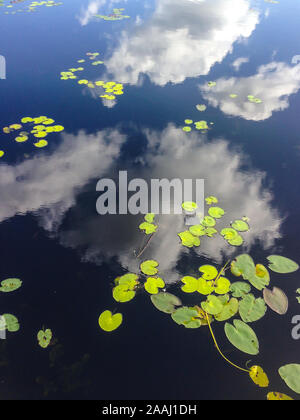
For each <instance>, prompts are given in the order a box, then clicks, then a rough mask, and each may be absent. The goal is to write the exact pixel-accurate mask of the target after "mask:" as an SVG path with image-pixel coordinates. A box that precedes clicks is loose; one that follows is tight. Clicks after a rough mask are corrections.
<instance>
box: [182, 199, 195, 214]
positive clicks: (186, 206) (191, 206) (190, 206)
mask: <svg viewBox="0 0 300 420" xmlns="http://www.w3.org/2000/svg"><path fill="white" fill-rule="evenodd" d="M181 206H182V208H183V210H185V211H188V212H190V213H193V212H194V211H195V210H197V208H198V205H197V204H196V203H194V202H193V201H185V202H184V203H182V205H181Z"/></svg>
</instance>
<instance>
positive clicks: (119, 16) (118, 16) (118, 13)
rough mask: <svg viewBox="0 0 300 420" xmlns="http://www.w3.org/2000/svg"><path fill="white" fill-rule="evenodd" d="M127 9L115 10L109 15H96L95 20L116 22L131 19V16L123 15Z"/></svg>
mask: <svg viewBox="0 0 300 420" xmlns="http://www.w3.org/2000/svg"><path fill="white" fill-rule="evenodd" d="M124 10H125V9H123V8H121V9H117V8H115V9H113V13H111V14H109V15H94V17H95V18H98V19H103V20H106V21H116V20H123V19H129V18H130V16H127V15H123V12H124Z"/></svg>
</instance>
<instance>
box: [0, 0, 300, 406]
mask: <svg viewBox="0 0 300 420" xmlns="http://www.w3.org/2000/svg"><path fill="white" fill-rule="evenodd" d="M29 4H30V3H29V2H28V1H24V2H21V3H19V4H17V5H14V6H13V8H7V7H6V6H7V5H9V2H8V1H5V2H4V6H2V7H0V55H2V56H3V57H5V60H6V79H5V80H0V92H1V102H0V115H1V116H0V119H1V128H3V127H5V126H8V125H10V124H13V123H17V122H20V119H21V118H23V117H26V116H31V117H36V116H39V115H45V116H48V117H49V118H53V119H54V120H55V121H56V123H57V124H61V125H63V126H64V127H65V131H64V132H62V133H53V134H51V135H49V136H48V138H49V145H48V147H47V148H45V149H37V148H35V147H34V146H33V140H32V138H30V140H29V141H27V142H25V143H16V142H15V141H14V137H15V136H14V135H13V134H12V135H11V134H9V135H8V134H1V136H0V137H1V146H0V149H1V150H3V151H4V152H5V155H4V156H3V158H2V159H1V163H0V173H1V175H0V192H1V195H0V198H1V200H0V222H1V224H0V245H1V260H0V261H1V263H0V279H1V280H3V279H6V278H9V277H17V278H20V279H22V281H23V286H22V288H21V289H19V290H18V291H16V292H14V293H11V294H2V295H1V296H0V298H1V313H7V312H8V313H13V314H15V315H16V316H17V317H18V319H19V321H20V325H21V328H20V331H19V332H17V333H9V335H8V337H7V340H2V341H1V343H0V349H1V354H0V397H1V398H2V399H20V398H21V399H43V398H59V399H62V398H69V399H78V398H79V399H147V400H148V399H253V398H255V399H264V398H265V395H266V391H265V390H261V389H259V388H256V387H255V386H254V385H253V384H252V383H250V381H249V379H248V378H247V375H244V374H242V373H241V372H239V371H235V370H234V369H233V368H231V367H230V366H229V365H226V364H225V362H224V361H223V360H222V359H221V358H220V356H219V355H218V353H217V352H216V351H215V349H214V346H213V343H212V340H211V338H210V336H209V332H208V330H207V329H204V328H203V329H200V330H187V329H184V328H181V327H179V326H178V325H176V324H175V323H174V322H173V321H172V320H171V319H170V317H168V316H167V315H164V314H163V313H160V312H158V311H156V310H155V309H154V307H153V306H152V304H151V302H150V299H149V296H148V295H146V294H145V293H139V294H138V296H137V297H136V298H135V299H134V300H133V301H131V302H130V303H126V304H123V305H118V304H116V302H114V301H113V299H112V295H111V290H112V283H113V280H114V278H115V277H117V276H118V275H120V274H124V273H126V272H127V271H128V270H129V271H135V270H137V268H138V264H139V260H137V259H136V258H135V255H134V251H135V250H137V249H139V247H140V246H141V243H142V240H143V235H142V234H141V233H139V230H138V225H139V224H140V223H141V220H142V216H140V215H139V216H132V215H128V216H122V215H120V216H113V215H111V216H100V215H98V214H97V212H96V200H97V198H98V196H99V193H97V192H96V183H97V181H98V180H99V179H100V178H103V177H106V178H113V179H117V176H118V172H119V171H120V170H127V171H128V177H129V179H132V178H134V177H139V178H143V179H146V180H149V179H151V178H163V177H166V178H169V179H172V178H181V179H184V178H193V179H195V178H199V179H204V180H205V193H206V195H211V194H213V195H216V196H217V197H218V198H219V200H220V203H221V206H222V207H223V208H225V209H226V211H227V214H226V216H225V218H224V222H222V223H224V225H226V223H227V225H228V223H229V222H230V221H231V220H234V219H235V218H237V217H241V216H244V215H246V216H248V217H249V218H250V224H251V230H250V232H249V233H247V234H246V235H245V239H246V242H245V246H244V247H243V248H241V249H239V250H236V249H233V248H232V247H231V248H230V247H228V246H227V245H226V243H225V241H224V240H223V239H222V238H218V239H214V240H209V239H207V240H203V243H202V244H201V247H200V248H199V249H196V251H187V250H186V249H184V248H183V247H182V246H181V245H180V243H179V241H178V240H177V239H176V233H177V232H179V231H180V230H182V220H181V218H176V217H173V216H164V217H161V218H160V233H159V234H158V235H156V236H155V237H154V239H153V240H152V241H151V244H150V245H149V247H148V248H147V249H146V251H145V253H144V254H143V258H144V259H146V258H151V259H157V260H158V261H159V263H160V273H161V275H162V277H163V278H164V279H165V281H166V283H168V290H169V291H170V292H173V293H175V294H177V295H180V296H181V297H182V299H183V300H184V302H185V303H186V304H195V303H199V302H198V301H197V297H193V296H192V297H190V296H188V295H185V296H184V295H183V293H182V292H181V290H180V284H178V282H179V280H180V278H181V277H182V276H183V275H186V274H190V275H193V274H195V273H196V272H197V268H198V267H199V266H200V265H201V264H203V263H207V262H210V263H211V262H213V263H216V264H218V265H221V264H222V263H224V261H225V260H226V258H228V256H234V253H235V254H237V253H242V252H243V251H246V252H249V253H251V255H252V256H253V257H254V258H255V260H256V261H257V262H265V257H266V256H268V255H270V254H271V253H272V254H273V253H278V254H281V255H285V256H288V257H290V258H292V259H294V260H296V261H298V262H299V255H300V252H299V240H298V238H299V235H300V224H299V221H298V218H299V203H300V201H299V200H300V199H299V197H300V194H299V192H300V191H299V182H298V180H299V174H300V171H299V160H300V149H299V145H300V137H299V108H300V95H299V89H300V61H299V63H298V64H297V63H295V64H293V63H292V59H293V57H294V56H295V55H298V54H300V46H299V36H298V34H299V17H300V5H299V3H298V2H297V1H295V0H285V1H281V2H280V3H279V4H271V3H267V2H264V1H250V0H249V1H248V0H214V1H212V0H202V1H200V0H199V1H198V0H156V1H153V0H151V1H150V0H149V1H147V2H144V1H134V0H128V1H127V2H122V1H120V2H109V1H106V0H99V1H98V0H95V1H93V0H92V1H84V0H72V1H70V0H65V1H63V4H62V5H59V6H56V7H46V6H45V5H43V6H40V7H37V8H36V11H35V12H32V13H29V12H28V11H24V9H26V8H27V7H28V5H29ZM113 7H119V8H121V7H124V8H125V11H124V13H125V14H126V15H129V16H130V19H124V20H121V21H104V20H97V19H95V18H93V17H92V15H93V14H95V13H98V14H105V15H108V14H110V13H111V11H112V8H113ZM18 10H22V11H20V12H16V13H14V14H12V12H15V11H18ZM5 12H9V14H6V13H5ZM87 52H99V53H100V56H99V59H100V60H103V61H104V63H105V65H99V66H95V67H94V66H92V65H91V63H90V62H89V60H88V57H87V56H86V53H87ZM241 58H242V59H243V60H240V59H241ZM79 59H86V62H85V63H83V64H78V63H77V60H79ZM97 59H98V58H97ZM294 61H295V60H294ZM79 66H82V67H84V68H85V70H84V71H83V72H82V74H80V75H79V78H81V77H82V78H83V79H85V78H87V79H89V80H96V79H104V80H113V81H118V82H121V83H123V84H124V95H122V96H118V97H117V99H116V101H113V102H109V101H103V100H102V99H101V98H99V94H96V93H95V92H98V91H97V90H96V91H95V90H93V89H89V88H87V87H85V86H80V85H78V84H77V80H75V81H74V80H60V72H62V71H67V70H68V69H69V68H72V67H75V68H77V67H79ZM76 74H78V73H76ZM208 81H216V82H217V84H216V86H215V87H214V88H211V89H209V88H208V87H207V82H208ZM230 94H237V95H238V96H237V97H236V98H235V99H233V98H230V97H229V95H230ZM249 94H252V95H255V96H257V97H258V98H260V99H261V100H262V101H263V102H262V103H261V104H252V103H250V102H249V101H248V100H247V95H249ZM196 104H206V105H207V110H206V111H205V112H203V113H200V112H199V111H197V110H196V108H195V105H196ZM186 118H191V119H193V120H195V121H197V120H201V119H205V120H207V121H208V122H213V123H214V125H211V129H210V130H209V131H208V132H207V133H204V134H201V133H200V132H199V131H196V130H193V131H192V132H191V133H188V134H186V133H184V132H183V131H182V127H183V126H184V120H185V119H186ZM24 129H25V131H26V125H24ZM48 138H47V141H48ZM272 279H273V285H276V286H279V287H281V288H282V289H284V290H285V291H286V292H287V294H288V295H289V298H290V310H289V312H288V314H287V315H286V316H284V317H279V316H277V315H276V314H275V313H271V311H268V312H267V315H266V316H265V318H263V319H262V320H260V321H258V322H257V323H255V325H253V327H254V329H255V331H256V333H257V335H258V337H259V340H260V355H259V356H258V357H256V358H253V361H254V359H255V364H261V365H262V366H263V367H264V369H265V370H266V371H267V372H268V374H269V377H270V381H271V387H270V390H271V391H281V392H286V393H288V394H291V392H290V391H289V390H288V388H286V386H285V385H284V383H283V382H282V381H281V379H280V377H279V375H278V373H277V370H278V368H279V367H280V366H282V365H283V364H286V363H297V362H298V361H299V342H297V341H295V340H293V339H292V337H291V329H292V324H291V319H292V317H293V316H294V315H297V314H298V313H300V308H299V306H298V303H297V301H296V299H295V290H296V289H297V288H298V287H299V280H298V274H297V273H295V274H292V275H289V276H285V277H284V278H282V276H280V275H276V274H273V275H272ZM105 309H110V310H117V311H121V312H122V313H123V315H124V323H123V325H122V327H120V328H119V329H118V330H117V331H116V332H114V333H111V334H106V333H104V332H102V331H101V330H100V329H99V326H98V322H97V321H98V317H99V315H100V313H101V312H102V311H104V310H105ZM43 326H45V327H47V328H51V329H52V331H53V333H54V336H55V339H56V341H55V343H54V345H53V346H50V347H49V348H48V349H47V350H42V349H41V348H40V347H39V346H38V345H37V340H36V334H37V331H38V330H39V329H41V328H42V327H43ZM214 330H215V333H216V336H217V337H218V340H219V343H220V345H221V347H222V349H223V351H224V353H225V354H226V355H227V357H229V358H231V359H232V360H233V361H235V362H236V363H239V364H240V365H242V366H244V365H245V363H246V362H247V360H249V359H250V356H249V357H247V355H244V354H242V353H240V352H239V351H237V350H235V349H234V348H233V347H232V346H231V344H230V343H229V342H228V341H227V339H226V337H225V334H224V329H223V325H222V324H220V325H214Z"/></svg>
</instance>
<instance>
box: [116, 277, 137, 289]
mask: <svg viewBox="0 0 300 420" xmlns="http://www.w3.org/2000/svg"><path fill="white" fill-rule="evenodd" d="M138 278H139V277H138V276H137V275H136V274H134V273H127V274H124V276H122V277H118V282H117V284H116V285H117V286H118V285H126V286H127V287H128V290H133V289H134V288H135V286H136V285H137V284H139V282H138Z"/></svg>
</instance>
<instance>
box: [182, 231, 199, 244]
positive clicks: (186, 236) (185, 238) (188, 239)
mask: <svg viewBox="0 0 300 420" xmlns="http://www.w3.org/2000/svg"><path fill="white" fill-rule="evenodd" d="M178 236H179V237H180V239H181V242H182V245H184V246H187V247H188V248H192V247H193V246H199V245H200V239H199V238H198V237H197V236H194V235H192V234H191V232H189V231H188V230H186V231H184V232H180V233H178Z"/></svg>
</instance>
